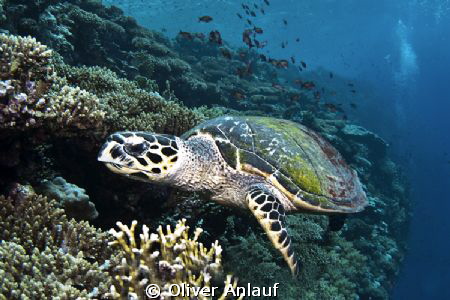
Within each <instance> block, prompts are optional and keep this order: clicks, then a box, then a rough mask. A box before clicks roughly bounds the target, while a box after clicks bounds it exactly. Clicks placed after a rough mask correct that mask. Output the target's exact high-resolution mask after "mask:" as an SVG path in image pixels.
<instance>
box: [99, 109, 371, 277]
mask: <svg viewBox="0 0 450 300" xmlns="http://www.w3.org/2000/svg"><path fill="white" fill-rule="evenodd" d="M98 160H99V161H101V162H103V163H105V164H106V166H107V167H108V168H109V169H110V170H111V171H113V172H115V173H118V174H122V175H125V176H127V177H130V178H134V179H138V180H143V181H147V182H153V183H160V184H165V185H170V186H173V187H176V188H179V189H182V190H187V191H199V192H206V193H207V194H208V195H209V196H210V197H211V199H212V200H213V201H216V202H218V203H220V204H222V205H227V206H233V207H236V208H240V209H244V210H249V211H251V213H252V214H253V215H254V216H255V217H256V219H257V220H258V222H259V223H260V225H261V226H262V228H263V229H264V231H265V232H266V234H267V235H268V237H269V239H270V240H271V242H272V244H273V245H274V247H275V248H276V249H278V250H279V251H280V252H281V254H282V255H283V257H284V259H285V261H286V262H287V264H288V265H289V267H290V269H291V271H292V273H294V274H296V273H297V271H298V262H297V260H296V257H295V254H294V251H293V250H292V247H291V238H290V237H289V234H288V231H287V228H286V223H285V213H286V212H309V213H319V214H341V213H344V214H346V213H355V212H359V211H361V210H363V209H364V207H365V206H366V205H367V198H366V195H365V193H364V191H363V189H362V185H361V183H360V181H359V179H358V176H357V174H356V172H355V171H354V170H352V169H351V168H350V167H349V166H348V165H347V164H346V163H345V161H344V160H343V158H342V156H341V155H340V154H339V153H338V151H337V150H336V149H335V148H334V147H333V146H332V145H331V144H330V143H328V142H327V141H326V140H325V139H324V138H322V137H321V136H319V135H318V134H317V133H315V132H314V131H312V130H310V129H308V128H307V127H305V126H303V125H300V124H298V123H295V122H292V121H287V120H282V119H275V118H270V117H254V116H245V117H241V116H222V117H218V118H215V119H212V120H209V121H206V122H203V123H201V124H200V125H198V126H196V127H195V128H193V129H191V130H189V131H188V132H186V133H185V134H183V135H182V136H181V137H176V136H172V135H166V134H155V133H149V132H117V133H114V134H112V135H111V136H110V137H109V138H108V139H107V141H106V142H105V143H104V145H103V146H102V148H101V150H100V153H99V155H98Z"/></svg>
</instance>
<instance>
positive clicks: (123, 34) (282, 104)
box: [0, 0, 410, 299]
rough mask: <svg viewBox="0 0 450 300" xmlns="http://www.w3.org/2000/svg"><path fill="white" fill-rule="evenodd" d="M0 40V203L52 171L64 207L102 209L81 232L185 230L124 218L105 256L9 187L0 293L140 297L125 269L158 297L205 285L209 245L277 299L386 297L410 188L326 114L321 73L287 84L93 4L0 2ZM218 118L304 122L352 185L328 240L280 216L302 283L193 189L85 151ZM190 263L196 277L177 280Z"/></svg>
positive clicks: (60, 215) (248, 228)
mask: <svg viewBox="0 0 450 300" xmlns="http://www.w3.org/2000/svg"><path fill="white" fill-rule="evenodd" d="M0 32H2V33H5V34H3V35H0V42H1V45H0V165H1V167H2V168H3V169H4V170H5V172H1V173H2V174H0V193H2V194H5V195H6V194H7V193H8V190H7V187H8V186H9V185H11V184H13V183H14V182H27V183H30V184H31V185H33V187H35V188H37V187H38V186H39V184H40V183H41V182H42V181H43V180H53V179H54V178H55V177H57V176H61V177H63V178H65V179H66V180H67V181H69V182H71V183H73V184H76V186H77V187H80V189H81V188H82V189H86V190H87V191H89V196H90V197H89V200H87V198H86V196H85V195H84V193H78V194H77V195H76V194H75V193H73V194H72V195H73V200H76V201H74V203H84V204H85V205H86V206H85V208H92V206H91V205H90V204H89V203H90V202H88V201H92V203H95V207H96V208H97V209H98V211H99V212H100V214H99V216H98V217H97V218H96V219H95V220H94V222H95V224H96V226H99V227H101V228H103V229H109V228H110V227H111V226H112V225H113V224H114V223H115V222H116V221H117V220H118V219H120V220H123V222H124V223H125V222H129V221H131V220H135V219H137V220H138V221H139V222H140V223H144V224H149V225H150V227H151V228H153V227H155V228H156V227H158V225H160V224H176V219H180V218H183V217H185V218H186V219H187V221H186V223H183V222H182V223H179V224H178V227H175V231H174V232H168V233H167V232H164V231H162V230H160V231H159V232H158V234H156V235H149V234H148V229H143V233H142V234H143V235H142V236H141V237H140V239H137V238H136V237H135V236H134V235H135V234H138V232H134V231H135V230H138V229H137V228H136V227H135V226H136V225H133V224H135V223H132V226H131V228H128V227H126V226H121V230H122V231H120V232H116V233H115V235H116V237H118V240H117V241H115V242H113V243H114V244H115V245H110V246H108V245H106V244H107V243H108V242H111V241H112V237H111V236H109V235H106V233H104V232H101V231H99V230H95V229H94V228H93V227H92V226H91V225H88V223H86V222H75V221H74V220H71V221H68V220H67V217H66V216H64V212H63V210H61V209H59V208H58V207H59V206H60V204H58V203H57V202H55V201H49V200H47V199H46V198H44V197H42V196H39V195H35V194H34V193H33V192H32V191H31V190H29V191H28V192H27V189H26V188H25V187H24V186H21V187H16V188H15V189H14V191H13V192H12V193H11V194H10V196H9V197H1V198H0V204H1V209H0V229H1V230H0V277H1V278H2V279H1V280H0V290H1V292H0V295H1V296H0V298H1V297H2V296H3V298H6V299H18V298H19V293H24V294H23V296H24V297H25V296H28V297H29V298H33V297H34V298H36V297H41V298H50V297H58V296H59V297H60V298H63V299H64V298H66V299H75V298H76V297H81V298H89V297H91V298H99V297H102V295H104V293H107V292H108V293H109V296H111V297H113V296H114V297H119V298H120V297H122V295H123V296H124V297H125V296H135V295H142V285H141V284H142V282H141V283H139V282H137V278H139V279H141V278H140V277H136V276H135V277H132V278H130V277H129V276H130V275H129V274H127V273H128V272H131V273H134V274H137V273H138V271H139V272H140V271H142V270H143V271H144V272H143V273H145V274H147V275H149V276H150V278H151V279H147V280H149V281H150V282H152V281H153V280H155V281H156V282H158V283H160V284H161V286H164V284H165V283H164V280H166V279H167V280H171V282H174V280H178V279H177V278H178V277H180V278H182V280H183V282H187V281H190V280H191V279H193V277H192V276H193V274H195V276H196V279H199V278H201V280H200V281H199V282H198V284H199V286H206V285H207V284H212V281H209V282H208V281H207V280H208V278H209V276H213V277H214V276H215V275H213V273H214V272H212V270H209V269H208V267H207V268H206V269H205V267H206V266H210V265H211V264H214V262H215V259H216V257H215V256H214V257H210V258H208V259H206V258H205V257H204V256H203V255H202V253H203V254H205V255H206V256H208V254H211V253H214V251H216V252H220V251H219V246H217V244H214V243H215V240H216V239H219V241H220V244H221V245H222V247H223V258H224V261H225V262H226V263H225V270H226V271H233V273H234V274H236V275H237V276H239V277H240V281H239V282H240V283H241V284H242V283H244V284H245V283H247V282H250V283H252V284H253V285H261V286H264V285H272V284H273V282H281V283H282V285H280V289H281V291H280V292H281V294H282V295H281V297H282V298H283V299H299V298H301V299H317V298H321V299H355V298H360V299H369V298H370V299H387V298H388V294H389V291H390V290H391V289H392V286H393V284H394V281H395V278H396V276H397V273H398V271H399V265H400V263H401V261H402V260H403V256H404V254H405V250H406V242H405V236H406V231H407V226H408V219H409V217H410V216H409V214H410V204H409V203H408V195H407V193H408V188H407V186H406V183H405V179H404V178H403V176H402V173H401V170H400V169H399V168H398V166H397V165H396V164H395V163H394V162H393V161H392V160H391V159H390V158H389V151H388V150H389V148H388V145H387V144H386V143H385V142H384V141H383V140H382V139H381V138H380V137H378V136H377V135H375V134H373V133H371V132H369V131H367V130H366V129H364V128H363V127H360V126H357V125H355V124H352V121H350V120H347V115H346V114H344V113H343V112H342V110H341V106H339V105H340V104H339V103H329V101H331V100H330V99H331V98H332V93H331V91H329V90H328V89H327V86H326V84H325V83H324V84H319V83H317V82H316V79H315V77H314V76H317V74H315V73H319V71H317V72H316V71H313V72H309V73H308V74H306V73H302V76H301V77H300V78H299V75H298V72H295V73H293V72H292V74H295V75H292V74H291V73H289V69H288V70H281V71H280V70H278V69H277V68H276V67H274V66H272V65H271V64H270V63H267V62H263V61H261V60H260V59H259V54H258V53H257V52H256V51H253V50H248V49H233V48H232V47H229V46H227V45H226V44H225V45H222V46H219V45H217V44H213V43H210V42H209V41H207V40H206V39H204V38H202V35H201V34H196V35H195V37H194V38H192V39H190V38H189V39H187V38H185V37H183V36H182V35H179V36H178V37H177V38H176V39H175V40H173V41H171V40H168V39H167V38H165V37H164V36H163V35H162V34H160V33H158V32H155V31H151V30H146V29H143V28H141V27H140V26H139V25H137V24H136V22H135V21H134V20H133V19H132V18H130V17H127V16H125V15H124V14H123V12H122V11H121V10H120V9H118V8H116V7H113V6H111V7H105V6H103V5H102V4H101V2H100V1H94V0H68V1H64V2H61V1H53V0H39V1H34V0H33V1H28V0H27V1H25V0H9V1H0ZM18 35H21V36H22V37H19V36H18ZM27 36H32V37H33V38H31V37H27ZM44 44H45V45H47V46H49V47H50V48H52V50H50V49H49V48H48V47H47V46H45V45H44ZM224 53H226V54H227V55H226V56H225V55H224ZM321 72H323V70H322V71H321ZM280 75H281V76H280ZM325 75H326V76H327V77H328V72H325ZM308 76H309V77H308ZM280 77H283V78H280ZM311 78H314V81H315V82H316V84H317V86H316V87H311V85H310V84H309V83H310V81H311ZM335 79H336V76H335ZM307 83H308V84H309V85H308V84H307ZM346 84H347V83H345V85H346ZM325 101H327V102H325ZM199 105H208V107H204V106H203V107H198V106H199ZM327 105H328V106H327ZM346 105H348V103H347V104H346ZM194 106H197V107H194ZM327 107H328V108H327ZM224 113H232V114H252V115H271V116H275V117H282V118H286V119H290V120H294V121H297V122H302V123H303V124H305V125H307V126H309V127H311V128H313V129H314V130H316V131H318V132H319V133H320V134H321V135H323V136H324V137H325V138H326V139H328V140H329V141H330V142H331V143H332V144H333V145H334V146H335V147H336V148H338V150H339V151H340V152H341V153H342V154H343V156H344V157H345V159H346V161H347V162H348V163H350V164H351V165H352V167H353V168H355V169H356V170H357V172H358V174H359V176H360V178H361V180H362V182H363V183H364V185H365V190H366V192H367V194H368V196H369V199H370V206H369V207H368V208H367V209H366V210H365V211H364V212H363V213H361V214H358V215H355V216H352V217H350V218H349V219H348V220H347V222H346V225H345V226H344V228H343V230H342V231H340V232H338V233H332V232H329V231H328V229H327V226H328V221H327V218H326V217H324V216H311V215H296V216H289V217H288V218H287V220H288V222H289V226H290V232H291V234H292V235H293V241H294V242H293V245H294V247H295V249H294V250H295V252H296V253H298V254H299V256H300V259H301V261H302V262H303V271H302V274H301V280H300V281H294V280H292V279H291V277H290V274H289V272H288V270H287V269H286V268H285V266H284V263H283V262H282V260H281V259H280V257H279V255H278V254H277V253H276V252H275V251H274V249H272V247H271V246H270V244H269V243H268V242H267V239H266V237H265V236H264V234H263V232H262V231H261V230H260V229H259V226H258V224H255V221H254V220H253V219H252V218H249V217H247V216H245V215H236V212H235V211H232V210H230V209H228V208H223V207H220V206H218V205H216V204H214V203H205V202H204V201H202V200H203V199H202V198H201V196H199V195H196V194H191V193H181V192H177V191H172V190H170V189H167V188H164V187H158V186H153V185H148V184H143V183H139V182H130V181H127V180H126V179H122V178H120V177H118V176H114V175H111V174H109V173H108V172H106V171H105V169H104V168H103V167H102V166H99V165H98V164H96V161H95V158H96V154H97V151H98V147H99V143H100V141H101V140H102V139H103V138H104V137H105V135H106V134H108V133H110V132H112V131H116V130H149V131H157V132H161V133H170V134H176V135H180V134H181V133H183V132H184V131H186V130H187V129H190V128H191V127H193V126H195V125H196V124H198V123H199V122H201V121H203V120H204V119H208V118H211V117H215V116H218V115H221V114H224ZM60 183H61V184H62V185H61V187H62V186H66V184H65V183H63V182H62V181H61V182H60ZM53 184H55V183H53ZM61 187H60V188H58V189H56V187H53V188H52V189H53V190H58V192H57V193H54V194H51V197H52V198H53V197H54V198H58V199H61V198H67V196H68V194H67V193H65V192H64V193H63V192H62V189H61ZM66 188H67V186H66ZM57 194H59V195H57ZM49 195H50V194H49ZM80 200H81V201H80ZM69 202H72V201H69ZM69 202H66V203H69ZM68 213H70V212H68ZM78 213H80V214H81V216H80V217H82V216H84V217H85V216H86V213H84V212H78ZM70 214H72V213H70ZM94 214H95V213H94ZM72 216H76V215H75V214H72ZM180 224H181V225H180ZM186 224H189V225H190V226H191V227H202V228H203V229H204V234H202V236H201V238H202V241H203V242H204V243H205V244H210V243H211V244H213V247H212V248H210V250H208V251H207V249H205V248H204V247H203V246H202V245H201V244H200V242H199V241H198V240H197V238H198V236H197V235H195V234H194V238H193V239H192V240H189V237H188V235H187V234H188V233H187V227H188V226H187V225H186ZM144 228H145V227H144ZM177 228H178V229H177ZM177 230H178V231H177ZM121 232H123V233H121ZM145 232H147V233H145ZM127 233H128V235H127ZM175 233H177V234H179V235H177V237H176V236H174V234H175ZM130 235H131V236H130ZM168 236H172V237H173V238H174V240H172V241H167V240H166V241H167V242H168V243H169V244H170V245H171V246H170V247H168V249H167V251H166V252H164V253H163V251H162V250H163V248H164V247H165V246H164V245H163V242H162V241H163V238H167V237H168ZM130 237H132V239H133V240H131V239H130ZM152 237H153V238H154V239H153V240H152ZM121 239H122V241H121V242H120V240H121ZM133 241H134V244H132V243H133ZM142 241H146V242H144V243H142ZM146 243H147V244H146ZM148 243H149V244H148ZM174 243H175V244H174ZM145 245H147V246H145ZM180 245H182V247H187V246H188V245H189V247H190V248H180V247H181V246H180ZM146 247H147V248H146ZM133 249H134V250H133ZM158 249H159V250H158ZM189 249H191V250H192V251H194V253H196V254H194V260H192V261H190V260H188V259H187V257H185V256H183V255H184V254H189V255H190V254H192V253H191V252H192V251H188V250H189ZM193 249H197V250H198V252H196V251H197V250H193ZM202 249H203V250H202ZM155 251H159V256H158V257H156V258H155V257H152V256H151V255H152V254H153V253H154V252H155ZM209 251H212V252H209ZM141 252H142V253H141ZM144 253H146V254H148V255H150V256H147V255H143V254H144ZM183 253H184V254H183ZM165 255H166V256H165ZM189 255H188V256H189ZM196 255H200V256H196ZM218 256H220V254H219V255H218ZM119 257H120V258H121V260H119V259H118V258H119ZM177 257H178V258H177ZM197 259H198V261H199V262H200V263H199V264H198V265H197V266H198V267H199V266H201V267H200V268H199V269H196V270H195V271H193V273H191V274H189V273H188V274H186V273H183V272H181V271H180V266H183V268H184V270H188V269H189V268H186V266H188V265H189V264H193V262H194V261H197ZM105 261H109V264H105ZM163 261H167V264H166V263H162V262H163ZM156 262H161V264H159V265H158V266H156V265H155V263H156ZM243 262H244V264H243ZM183 264H184V265H183ZM160 266H163V267H164V268H163V270H162V271H161V270H160V268H159V267H160ZM115 267H117V268H115ZM147 268H148V269H147ZM171 269H174V270H175V271H174V272H175V274H176V276H175V277H174V278H172V277H170V276H171V275H170V274H168V273H167V272H168V271H170V270H171ZM210 269H215V267H214V268H210ZM218 269H220V268H218ZM149 270H151V272H150V273H149ZM177 270H178V271H177ZM146 272H147V273H146ZM202 272H203V273H202ZM131 273H130V274H131ZM219 273H220V272H219ZM201 274H203V275H201ZM217 275H219V274H217ZM117 276H118V277H117ZM152 276H153V277H152ZM158 276H165V277H164V278H163V277H158ZM197 276H198V277H197ZM229 280H231V279H229ZM220 284H222V283H220ZM111 286H113V289H111ZM33 291H35V294H31V293H32V292H33ZM27 293H28V294H27ZM121 294H122V295H121Z"/></svg>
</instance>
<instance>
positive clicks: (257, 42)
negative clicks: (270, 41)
mask: <svg viewBox="0 0 450 300" xmlns="http://www.w3.org/2000/svg"><path fill="white" fill-rule="evenodd" d="M254 42H255V45H256V48H264V47H265V46H267V41H262V42H260V41H257V40H254Z"/></svg>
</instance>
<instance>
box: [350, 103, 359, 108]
mask: <svg viewBox="0 0 450 300" xmlns="http://www.w3.org/2000/svg"><path fill="white" fill-rule="evenodd" d="M350 107H351V108H353V109H357V108H358V106H357V105H356V104H355V103H350Z"/></svg>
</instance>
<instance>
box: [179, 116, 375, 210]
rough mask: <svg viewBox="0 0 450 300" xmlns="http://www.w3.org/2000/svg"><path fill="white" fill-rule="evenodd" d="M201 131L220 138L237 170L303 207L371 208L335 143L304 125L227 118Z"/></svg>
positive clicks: (273, 119) (202, 125)
mask: <svg viewBox="0 0 450 300" xmlns="http://www.w3.org/2000/svg"><path fill="white" fill-rule="evenodd" d="M195 130H196V131H197V132H204V133H208V134H210V135H211V136H212V137H213V138H215V139H218V140H220V141H221V143H218V144H217V145H218V147H219V150H220V151H221V153H222V155H223V157H224V159H225V160H226V161H227V162H228V163H229V164H230V165H231V166H232V167H234V168H236V169H237V170H241V171H244V172H247V173H252V174H256V175H259V176H262V177H264V178H266V179H267V181H269V182H270V183H271V184H272V185H273V186H275V187H276V188H278V189H279V190H280V191H281V192H282V193H284V194H285V195H286V196H287V197H288V198H289V199H291V201H292V202H293V203H294V205H295V206H297V207H299V208H302V209H306V210H312V211H328V212H356V211H360V210H362V209H363V208H364V206H366V205H367V198H366V196H365V194H364V191H363V190H362V185H361V183H360V181H359V179H358V176H357V174H356V172H355V171H353V170H352V169H350V167H349V166H348V165H347V164H346V162H345V161H344V159H343V158H342V156H341V155H340V154H339V152H338V151H337V150H336V149H335V148H334V147H333V146H332V145H331V144H330V143H329V142H327V141H326V140H325V139H324V138H323V137H321V136H320V135H318V134H317V133H315V132H314V131H312V130H310V129H308V128H307V127H305V126H303V125H301V124H298V123H295V122H292V121H288V120H281V119H275V118H268V117H231V116H225V117H219V118H216V119H213V120H209V121H207V122H204V123H202V124H200V125H199V126H197V127H196V128H195ZM189 136H190V133H189V132H188V133H187V134H186V135H185V138H187V137H189ZM223 141H225V142H223ZM228 148H230V149H233V151H230V150H229V149H228ZM234 149H236V150H234ZM224 153H225V154H224Z"/></svg>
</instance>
